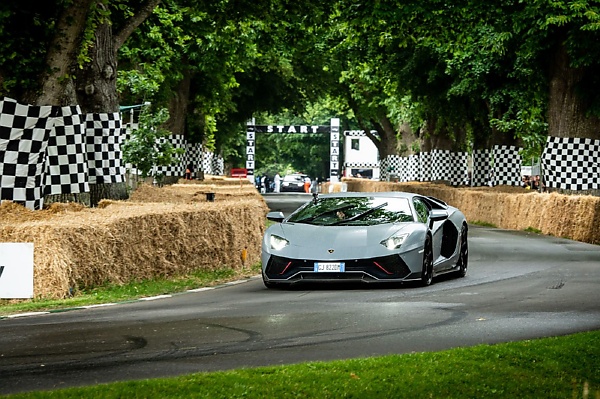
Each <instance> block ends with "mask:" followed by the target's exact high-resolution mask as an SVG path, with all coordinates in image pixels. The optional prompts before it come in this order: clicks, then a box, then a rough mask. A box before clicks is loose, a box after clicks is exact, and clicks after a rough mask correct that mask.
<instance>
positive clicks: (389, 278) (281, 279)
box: [263, 254, 420, 284]
mask: <svg viewBox="0 0 600 399" xmlns="http://www.w3.org/2000/svg"><path fill="white" fill-rule="evenodd" d="M320 261H323V260H319V259H291V258H285V257H281V256H277V255H271V256H270V257H269V259H268V260H267V262H266V266H265V267H264V271H263V277H264V278H265V281H269V282H273V283H287V284H293V283H298V282H301V281H307V282H309V281H327V282H329V281H361V282H401V281H407V280H413V279H417V278H419V276H420V272H419V273H414V272H411V269H410V268H409V267H408V265H407V264H406V263H405V262H404V260H403V259H402V257H401V256H400V255H398V254H394V255H388V256H381V257H375V258H367V259H340V260H336V262H344V264H345V271H344V272H340V273H338V272H320V273H317V272H315V271H314V264H315V262H320ZM327 262H331V260H327Z"/></svg>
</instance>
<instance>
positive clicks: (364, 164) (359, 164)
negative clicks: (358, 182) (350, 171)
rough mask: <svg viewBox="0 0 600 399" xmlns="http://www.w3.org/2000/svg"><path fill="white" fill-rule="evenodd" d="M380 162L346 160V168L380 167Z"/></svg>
mask: <svg viewBox="0 0 600 399" xmlns="http://www.w3.org/2000/svg"><path fill="white" fill-rule="evenodd" d="M378 167H379V164H378V163H369V162H345V163H344V168H354V169H373V168H378Z"/></svg>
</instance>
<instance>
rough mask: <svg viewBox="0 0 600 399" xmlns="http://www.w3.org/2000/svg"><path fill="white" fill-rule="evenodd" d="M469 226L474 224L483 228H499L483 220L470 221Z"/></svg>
mask: <svg viewBox="0 0 600 399" xmlns="http://www.w3.org/2000/svg"><path fill="white" fill-rule="evenodd" d="M469 224H474V225H476V226H481V227H492V228H494V229H496V228H498V226H496V225H495V224H494V223H489V222H484V221H483V220H473V221H469Z"/></svg>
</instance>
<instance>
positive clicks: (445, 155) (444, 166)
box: [431, 150, 468, 186]
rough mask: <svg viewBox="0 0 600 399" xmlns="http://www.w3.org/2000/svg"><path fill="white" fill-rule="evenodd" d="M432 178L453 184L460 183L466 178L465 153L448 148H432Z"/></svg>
mask: <svg viewBox="0 0 600 399" xmlns="http://www.w3.org/2000/svg"><path fill="white" fill-rule="evenodd" d="M431 153H432V164H433V173H432V179H433V180H443V181H447V182H449V183H450V184H451V185H453V186H458V185H460V184H462V183H463V182H464V181H465V180H466V178H467V173H468V172H467V168H468V163H467V153H465V152H453V151H450V150H433V151H432V152H431Z"/></svg>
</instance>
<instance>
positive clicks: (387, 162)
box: [381, 150, 467, 185]
mask: <svg viewBox="0 0 600 399" xmlns="http://www.w3.org/2000/svg"><path fill="white" fill-rule="evenodd" d="M381 165H382V166H381V175H382V179H383V180H387V179H388V177H390V175H395V176H396V177H397V178H398V181H399V182H407V181H433V180H445V181H448V182H450V184H452V185H460V184H463V183H464V181H465V178H466V176H467V154H466V153H463V152H458V153H456V152H451V151H446V150H433V151H432V152H431V153H420V154H416V155H410V156H407V157H401V156H398V155H390V156H388V157H387V158H385V159H384V160H382V161H381Z"/></svg>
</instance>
